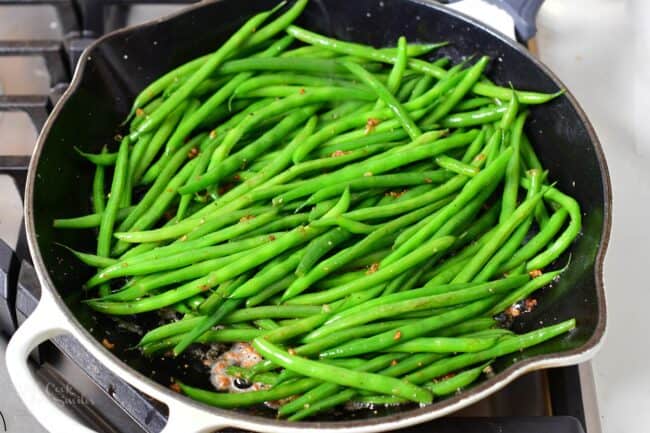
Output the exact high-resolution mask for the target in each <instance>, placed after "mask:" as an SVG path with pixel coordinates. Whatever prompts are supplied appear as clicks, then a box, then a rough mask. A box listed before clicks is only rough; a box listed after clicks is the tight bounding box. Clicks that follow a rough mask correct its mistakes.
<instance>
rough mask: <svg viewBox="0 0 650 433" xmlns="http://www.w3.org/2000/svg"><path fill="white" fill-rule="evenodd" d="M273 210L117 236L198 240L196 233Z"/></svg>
mask: <svg viewBox="0 0 650 433" xmlns="http://www.w3.org/2000/svg"><path fill="white" fill-rule="evenodd" d="M272 210H273V208H271V207H253V208H248V209H246V210H243V211H235V212H231V213H229V214H226V215H220V214H218V213H216V212H215V213H214V214H212V215H209V216H206V217H204V218H201V219H200V220H198V221H194V220H183V221H181V222H178V223H176V224H174V225H171V226H166V227H162V228H159V229H153V230H146V231H132V232H125V233H115V236H116V237H117V238H118V239H121V240H124V241H126V242H133V243H140V242H157V241H164V240H167V239H173V238H178V237H180V236H183V235H187V238H188V239H196V238H197V237H198V236H197V234H196V233H197V231H199V230H200V235H203V234H206V233H213V232H215V231H216V230H218V229H221V228H223V227H224V226H228V225H229V224H232V223H237V222H240V221H242V222H243V221H245V220H251V219H254V218H255V217H257V216H260V215H263V214H265V213H267V212H269V211H272Z"/></svg>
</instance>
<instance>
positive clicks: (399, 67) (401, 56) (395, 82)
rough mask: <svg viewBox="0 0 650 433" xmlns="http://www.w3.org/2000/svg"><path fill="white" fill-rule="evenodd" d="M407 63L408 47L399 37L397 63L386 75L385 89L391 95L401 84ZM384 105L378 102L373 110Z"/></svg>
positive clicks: (382, 102)
mask: <svg viewBox="0 0 650 433" xmlns="http://www.w3.org/2000/svg"><path fill="white" fill-rule="evenodd" d="M407 62H408V46H407V43H406V38H405V37H404V36H400V37H399V38H398V39H397V61H396V62H395V64H394V65H393V68H392V69H391V71H390V74H389V75H388V81H387V83H386V88H387V90H388V91H389V92H391V94H395V92H397V90H398V89H399V88H400V85H401V84H402V78H403V77H404V71H405V70H406V63H407ZM384 104H385V102H384V101H382V100H379V101H377V103H376V104H375V109H377V108H381V107H382V106H383V105H384Z"/></svg>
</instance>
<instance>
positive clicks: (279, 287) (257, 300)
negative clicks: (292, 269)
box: [246, 275, 296, 308]
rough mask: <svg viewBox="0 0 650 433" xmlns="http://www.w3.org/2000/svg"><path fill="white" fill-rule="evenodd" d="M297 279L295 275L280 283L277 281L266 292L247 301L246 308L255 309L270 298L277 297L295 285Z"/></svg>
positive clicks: (261, 292)
mask: <svg viewBox="0 0 650 433" xmlns="http://www.w3.org/2000/svg"><path fill="white" fill-rule="evenodd" d="M295 279H296V277H295V276H293V275H287V276H285V277H284V278H282V279H281V280H279V281H276V282H275V283H273V284H270V285H269V286H267V287H266V288H265V289H264V290H262V291H260V292H259V293H257V294H256V295H253V296H251V297H250V298H248V299H247V300H246V307H249V308H250V307H254V306H256V305H259V304H261V303H262V302H264V301H266V300H267V299H269V298H270V297H272V296H274V295H277V294H278V293H280V292H283V291H285V290H286V289H287V287H289V286H290V285H291V283H293V281H294V280H295Z"/></svg>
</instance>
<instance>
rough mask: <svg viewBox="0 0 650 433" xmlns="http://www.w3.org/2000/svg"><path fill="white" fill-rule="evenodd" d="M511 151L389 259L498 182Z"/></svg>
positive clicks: (419, 240) (399, 254)
mask: <svg viewBox="0 0 650 433" xmlns="http://www.w3.org/2000/svg"><path fill="white" fill-rule="evenodd" d="M511 153H512V150H511V149H506V150H505V151H503V152H502V154H501V155H500V156H499V157H498V158H497V159H496V160H495V161H494V162H493V163H492V164H489V165H488V166H487V167H485V168H484V169H483V170H481V172H480V173H479V174H477V175H476V176H474V177H473V178H471V179H470V180H469V181H468V182H467V183H466V184H465V186H463V188H462V189H461V191H460V193H459V194H458V195H456V197H455V198H454V199H453V201H452V202H451V203H449V204H448V205H446V206H445V207H444V208H443V210H442V211H440V212H438V213H437V214H436V217H435V218H434V219H432V220H431V221H429V223H428V224H427V225H426V226H424V227H422V229H420V230H419V231H418V232H417V233H416V234H415V235H414V236H413V237H412V238H410V239H409V240H407V241H405V242H404V243H403V244H402V245H400V246H399V247H398V248H397V249H396V250H395V252H394V253H393V254H392V255H391V256H392V257H390V258H387V260H389V261H392V260H396V259H398V258H399V257H402V256H403V255H404V254H405V253H406V252H408V251H411V250H412V249H413V248H414V247H415V246H416V245H418V244H419V243H421V242H422V240H423V239H427V238H428V237H429V236H431V235H433V234H434V233H435V232H436V231H437V230H439V229H440V227H442V226H443V225H444V224H445V222H446V221H447V219H449V218H450V217H451V216H452V215H454V214H455V213H456V212H458V210H459V209H462V208H463V206H465V205H466V204H467V203H468V202H469V201H470V200H471V199H472V198H473V197H475V196H476V195H477V194H479V192H480V191H481V190H483V189H484V188H486V187H487V186H489V185H494V184H496V183H497V182H498V181H499V180H500V178H501V176H503V172H504V170H505V168H506V165H507V163H508V160H509V157H510V154H511Z"/></svg>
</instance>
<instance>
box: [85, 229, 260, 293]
mask: <svg viewBox="0 0 650 433" xmlns="http://www.w3.org/2000/svg"><path fill="white" fill-rule="evenodd" d="M268 242H271V239H269V237H268V236H257V237H252V238H247V239H242V240H240V241H232V242H229V243H226V244H222V245H216V246H208V247H201V248H197V249H192V250H189V251H185V252H179V253H176V254H171V255H169V256H164V257H160V258H156V257H154V256H149V258H147V257H144V258H142V259H140V258H139V257H137V256H136V257H133V258H130V259H126V260H119V261H117V260H113V259H111V264H110V265H108V264H107V265H104V266H102V268H103V269H101V270H100V271H99V272H98V273H97V274H96V275H94V276H93V277H92V278H91V279H90V280H88V282H87V283H86V286H88V287H93V286H95V285H96V284H97V283H99V282H106V281H108V280H109V279H113V278H118V277H124V276H131V275H146V274H151V273H153V272H159V271H164V270H172V269H175V268H180V267H182V266H185V265H191V264H193V263H197V262H201V261H203V260H210V259H215V258H218V257H224V256H228V255H231V254H236V253H238V252H241V251H243V250H247V249H250V248H254V247H257V246H260V245H263V244H265V243H268Z"/></svg>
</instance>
